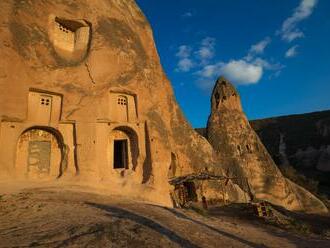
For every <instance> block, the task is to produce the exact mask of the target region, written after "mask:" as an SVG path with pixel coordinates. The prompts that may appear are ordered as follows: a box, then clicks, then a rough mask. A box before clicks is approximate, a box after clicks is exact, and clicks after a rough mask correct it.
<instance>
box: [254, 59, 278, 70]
mask: <svg viewBox="0 0 330 248" xmlns="http://www.w3.org/2000/svg"><path fill="white" fill-rule="evenodd" d="M253 64H255V65H258V66H262V67H263V68H264V69H266V70H270V71H281V70H282V69H283V68H284V65H282V64H280V63H272V62H269V61H268V60H265V59H262V58H255V59H254V60H253Z"/></svg>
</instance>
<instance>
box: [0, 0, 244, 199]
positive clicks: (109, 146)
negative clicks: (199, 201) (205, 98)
mask: <svg viewBox="0 0 330 248" xmlns="http://www.w3.org/2000/svg"><path fill="white" fill-rule="evenodd" d="M0 14H1V15H0V23H1V26H0V29H1V30H0V33H1V44H0V57H1V58H2V59H1V64H0V71H1V74H0V75H1V77H0V92H1V97H0V117H1V129H0V135H1V136H0V146H1V148H0V172H1V173H0V177H1V178H6V179H10V180H12V179H15V180H25V179H28V180H37V179H36V178H31V177H29V174H28V173H27V172H26V168H27V164H28V163H27V164H25V163H26V161H27V159H28V156H29V155H31V154H28V153H27V152H25V153H22V152H20V151H28V144H29V142H34V141H35V142H42V139H41V136H40V137H39V136H38V135H34V136H33V135H31V134H30V133H27V134H26V135H25V136H24V137H28V138H26V139H25V142H22V144H25V146H24V147H20V150H18V149H17V140H19V139H20V138H21V134H23V133H25V132H26V131H27V130H30V129H31V128H33V131H35V130H36V132H37V133H38V130H40V131H43V132H45V131H46V132H47V133H51V134H52V136H51V138H52V139H56V140H57V142H58V143H59V149H58V148H57V150H58V151H60V152H57V154H60V155H56V156H55V155H53V156H52V155H51V156H50V158H49V159H50V160H51V161H47V163H49V164H51V165H53V164H55V165H54V166H55V168H50V170H51V171H55V172H57V173H55V175H52V176H51V180H57V181H59V182H61V181H65V180H67V181H70V182H73V183H78V184H79V183H88V184H92V185H94V186H96V187H105V188H107V189H111V190H112V191H113V192H114V193H116V194H121V195H126V196H129V197H136V198H141V199H144V200H149V201H153V202H157V203H159V204H165V205H171V201H170V194H169V193H170V187H171V186H170V185H169V183H168V174H169V169H170V166H171V165H173V166H172V167H173V168H171V171H172V172H173V173H172V176H180V175H185V174H189V173H194V172H199V171H203V170H205V168H209V169H210V171H212V172H213V173H216V174H223V171H222V168H221V167H220V165H219V163H218V161H217V155H216V153H215V152H214V150H213V149H212V147H211V145H210V144H209V143H208V142H207V141H206V139H204V138H202V137H200V136H199V135H198V134H197V133H196V132H195V131H194V130H193V129H192V127H191V126H190V125H189V124H188V123H187V121H186V120H185V118H184V117H183V114H182V112H181V110H180V109H179V107H178V105H177V103H176V100H175V98H174V94H173V90H172V88H171V85H170V82H169V81H168V80H167V78H166V76H165V74H164V72H163V70H162V67H161V65H160V62H159V57H158V54H157V51H156V48H155V45H154V41H153V36H152V31H151V28H150V26H149V24H148V21H147V20H146V18H145V17H144V15H143V14H142V13H141V11H140V10H139V8H138V7H137V5H136V3H135V1H133V0H128V1H118V0H95V1H87V0H80V1H74V2H72V1H64V0H56V1H53V0H43V1H23V0H15V1H1V2H0ZM88 31H90V32H89V33H88ZM117 99H118V102H117ZM41 104H42V105H41ZM44 107H45V108H44ZM47 107H48V108H47ZM42 108H43V109H42ZM31 130H32V129H31ZM31 137H32V138H31ZM116 139H125V140H127V141H128V147H127V152H126V153H127V154H128V157H127V160H128V165H127V168H126V169H119V170H116V169H114V165H113V164H112V163H113V161H114V160H115V159H114V157H113V154H114V149H115V148H114V145H113V142H114V141H115V140H116ZM52 151H54V149H53V150H52ZM31 152H32V153H33V152H36V154H34V156H31V157H33V158H34V159H35V158H36V156H37V155H38V154H39V153H40V151H31ZM36 160H38V159H36ZM173 160H175V161H174V162H173ZM56 161H57V162H56ZM58 161H60V164H59V162H58ZM39 162H40V161H34V163H35V164H39ZM15 164H16V165H15ZM17 164H19V166H17ZM174 165H175V166H174ZM125 167H126V166H125ZM174 167H175V168H174ZM19 168H20V169H19ZM40 179H41V178H40ZM48 179H49V177H45V178H43V179H42V180H48ZM229 186H230V187H234V186H233V185H232V183H231V182H230V183H229ZM235 187H236V188H237V190H238V191H240V189H239V188H238V186H235ZM208 192H209V193H208V194H209V195H212V194H213V195H214V194H218V193H217V192H218V188H217V187H216V186H214V187H213V186H210V187H209V190H208ZM228 194H229V195H235V194H236V193H235V192H234V191H233V190H230V193H228ZM210 197H211V196H210Z"/></svg>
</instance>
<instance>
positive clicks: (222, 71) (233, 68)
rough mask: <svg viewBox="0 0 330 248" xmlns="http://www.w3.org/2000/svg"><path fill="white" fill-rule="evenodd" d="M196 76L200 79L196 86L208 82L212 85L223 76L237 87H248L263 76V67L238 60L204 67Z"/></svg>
mask: <svg viewBox="0 0 330 248" xmlns="http://www.w3.org/2000/svg"><path fill="white" fill-rule="evenodd" d="M196 74H197V75H198V76H199V77H200V78H199V79H198V81H197V82H198V84H200V83H203V84H205V82H209V81H210V80H212V82H213V84H214V80H215V79H216V78H217V77H219V76H220V75H223V76H225V77H226V78H228V79H229V80H230V81H232V82H233V83H235V84H237V85H248V84H255V83H258V82H259V80H260V79H261V77H262V74H263V67H262V66H261V65H257V64H254V63H249V62H247V61H245V60H243V59H240V60H231V61H229V62H228V63H223V62H219V63H216V64H213V65H207V66H204V67H203V68H202V70H200V71H198V72H197V73H196Z"/></svg>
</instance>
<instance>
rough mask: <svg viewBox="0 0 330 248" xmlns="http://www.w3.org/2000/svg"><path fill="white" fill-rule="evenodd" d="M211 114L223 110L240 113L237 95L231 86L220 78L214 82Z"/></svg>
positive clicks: (239, 101) (223, 78)
mask: <svg viewBox="0 0 330 248" xmlns="http://www.w3.org/2000/svg"><path fill="white" fill-rule="evenodd" d="M211 110H212V113H214V112H217V111H224V110H239V111H242V106H241V100H240V97H239V94H238V92H237V90H236V89H235V87H234V86H233V84H232V83H231V82H229V80H227V79H226V78H225V77H223V76H221V77H219V78H218V80H217V81H216V84H215V86H214V88H213V91H212V97H211Z"/></svg>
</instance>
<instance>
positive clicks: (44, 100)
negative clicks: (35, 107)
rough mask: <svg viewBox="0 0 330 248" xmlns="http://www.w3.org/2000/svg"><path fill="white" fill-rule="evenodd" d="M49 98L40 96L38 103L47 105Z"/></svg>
mask: <svg viewBox="0 0 330 248" xmlns="http://www.w3.org/2000/svg"><path fill="white" fill-rule="evenodd" d="M50 103H51V102H50V99H49V98H45V97H41V98H40V104H41V105H44V106H49V105H50Z"/></svg>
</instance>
